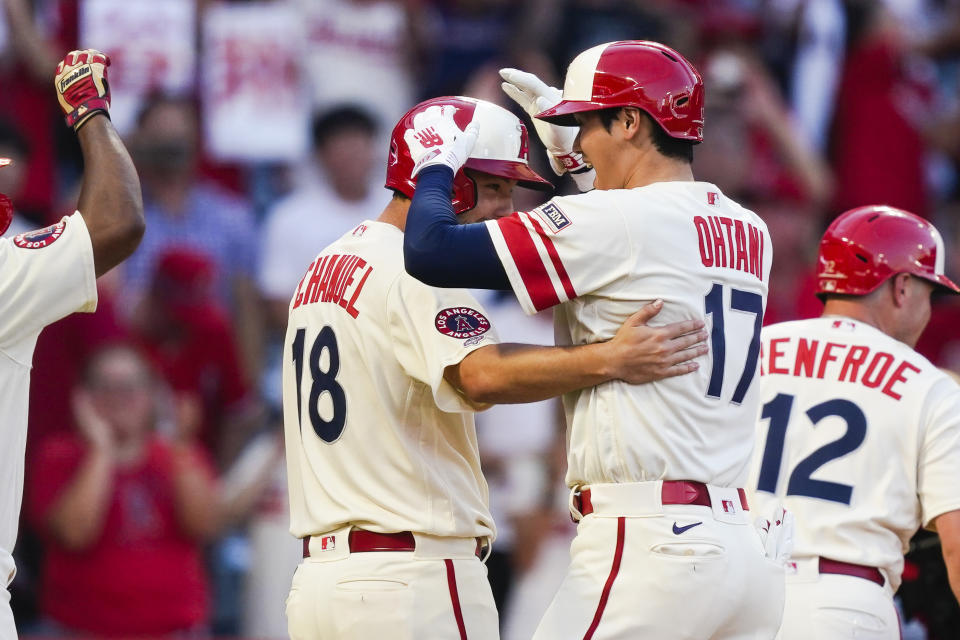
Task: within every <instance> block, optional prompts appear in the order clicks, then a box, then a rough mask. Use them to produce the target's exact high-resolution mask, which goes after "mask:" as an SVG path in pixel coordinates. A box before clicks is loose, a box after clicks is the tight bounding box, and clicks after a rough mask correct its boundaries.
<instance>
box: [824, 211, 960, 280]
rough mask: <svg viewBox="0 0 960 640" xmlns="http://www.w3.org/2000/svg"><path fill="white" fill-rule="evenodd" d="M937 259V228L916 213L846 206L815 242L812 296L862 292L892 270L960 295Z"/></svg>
mask: <svg viewBox="0 0 960 640" xmlns="http://www.w3.org/2000/svg"><path fill="white" fill-rule="evenodd" d="M943 261H944V249H943V238H941V237H940V232H939V231H937V229H936V227H934V226H933V225H932V224H930V223H929V222H927V221H926V220H924V219H923V218H921V217H920V216H917V215H914V214H912V213H909V212H907V211H903V210H902V209H895V208H893V207H887V206H881V205H872V206H869V207H859V208H857V209H851V210H849V211H846V212H844V213H843V214H841V215H840V217H838V218H837V219H836V220H834V221H833V223H832V224H831V225H830V226H829V227H828V228H827V231H826V233H824V234H823V240H821V241H820V266H819V268H818V271H817V294H818V295H822V294H825V293H842V294H847V295H854V296H862V295H866V294H868V293H870V292H871V291H873V290H874V289H876V288H877V287H879V286H880V285H881V284H883V283H884V282H885V281H886V280H887V279H889V278H890V277H892V276H895V275H896V274H898V273H909V274H912V275H915V276H917V277H918V278H925V279H926V280H929V281H930V282H933V283H934V284H936V285H939V286H941V287H944V288H946V289H949V290H950V291H953V292H954V293H960V288H958V287H957V285H955V284H954V283H953V282H952V281H951V280H950V279H949V278H948V277H947V276H945V275H943Z"/></svg>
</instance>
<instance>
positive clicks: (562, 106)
mask: <svg viewBox="0 0 960 640" xmlns="http://www.w3.org/2000/svg"><path fill="white" fill-rule="evenodd" d="M611 106H615V105H608V104H600V103H599V102H593V101H590V100H561V101H560V102H558V103H557V104H555V105H554V106H552V107H550V108H549V109H544V110H543V111H541V112H540V113H538V114H537V115H535V116H533V117H534V118H536V119H537V120H543V121H545V122H549V123H550V124H557V125H560V126H561V127H576V126H578V125H577V119H576V118H574V117H573V114H575V113H583V112H584V111H599V110H600V109H606V108H608V107H611Z"/></svg>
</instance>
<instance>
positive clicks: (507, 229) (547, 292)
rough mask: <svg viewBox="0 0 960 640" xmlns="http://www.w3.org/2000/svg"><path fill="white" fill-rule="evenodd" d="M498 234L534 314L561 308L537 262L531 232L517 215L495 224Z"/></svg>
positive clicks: (552, 287)
mask: <svg viewBox="0 0 960 640" xmlns="http://www.w3.org/2000/svg"><path fill="white" fill-rule="evenodd" d="M497 226H498V227H500V233H502V234H503V240H504V242H505V243H506V245H507V249H508V250H509V251H510V257H511V258H512V259H513V263H514V264H515V265H516V266H517V271H518V272H519V273H520V278H521V279H522V280H523V286H524V287H525V288H526V290H527V294H529V296H530V301H531V302H532V303H533V307H534V308H535V309H536V310H537V311H542V310H543V309H548V308H550V307H553V306H555V305H558V304H560V297H559V296H558V295H557V292H556V289H554V286H553V282H552V281H551V279H550V274H549V273H547V268H546V266H545V265H544V264H543V260H542V259H541V258H540V254H539V252H538V251H537V247H536V245H535V244H534V242H533V237H532V236H531V235H530V231H529V230H528V229H527V228H526V226H524V224H523V222H521V220H520V216H519V214H516V213H514V214H512V215H509V216H507V217H505V218H500V219H499V220H497Z"/></svg>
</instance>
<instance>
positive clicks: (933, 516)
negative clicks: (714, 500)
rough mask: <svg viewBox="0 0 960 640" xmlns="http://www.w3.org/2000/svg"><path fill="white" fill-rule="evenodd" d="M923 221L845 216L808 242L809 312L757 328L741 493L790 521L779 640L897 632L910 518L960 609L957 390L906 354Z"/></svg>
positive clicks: (926, 238) (923, 289)
mask: <svg viewBox="0 0 960 640" xmlns="http://www.w3.org/2000/svg"><path fill="white" fill-rule="evenodd" d="M943 264H944V248H943V240H941V238H940V234H939V233H937V230H936V229H935V228H934V227H933V225H931V224H930V223H929V222H927V221H925V220H923V219H922V218H920V217H918V216H915V215H913V214H911V213H908V212H906V211H901V210H900V209H894V208H892V207H883V206H870V207H861V208H858V209H853V210H851V211H847V212H846V213H844V214H843V215H841V216H840V217H839V218H837V219H836V220H835V221H834V222H833V224H831V225H830V227H829V228H828V229H827V231H826V233H825V234H824V236H823V240H822V241H821V243H820V258H819V267H818V273H817V278H818V283H817V290H818V295H819V296H820V298H821V299H822V300H823V301H824V303H825V305H824V309H823V315H822V316H821V317H820V318H815V319H811V320H800V321H796V322H783V323H780V324H775V325H771V326H768V327H765V328H764V329H763V332H762V334H761V339H762V345H763V350H762V353H763V358H762V369H761V371H762V374H763V375H762V377H761V378H760V384H759V388H760V400H761V402H762V408H761V412H760V414H759V421H758V422H757V449H756V452H755V455H754V464H753V468H752V473H751V482H750V486H751V487H753V488H755V489H756V491H757V494H756V502H757V504H758V506H760V507H763V506H764V505H765V504H766V503H769V502H770V501H772V500H775V499H776V500H779V499H782V500H783V502H784V504H785V506H786V507H787V509H788V510H789V511H792V512H793V513H794V514H795V516H796V523H797V524H796V539H795V544H794V552H793V557H792V558H791V560H792V562H791V563H790V564H788V569H787V596H786V607H785V609H784V618H783V626H782V627H781V629H780V635H779V636H778V637H779V638H784V639H785V640H786V639H800V638H802V639H804V640H807V639H811V638H812V639H832V638H877V639H880V638H890V639H893V638H899V637H900V625H899V623H898V620H897V614H896V611H895V610H894V606H893V593H894V592H895V591H896V590H897V588H898V587H899V586H900V575H901V573H902V571H903V552H904V550H905V549H906V548H907V545H908V543H909V541H910V538H911V536H913V534H914V533H916V531H917V528H918V527H920V526H921V525H922V526H924V527H927V528H929V529H933V530H936V531H938V532H939V533H940V541H941V544H942V545H943V554H944V558H945V560H946V562H947V573H948V576H949V579H950V585H951V587H952V589H953V592H954V595H955V596H956V597H957V599H958V600H960V491H958V488H960V464H958V462H960V386H958V385H957V383H956V382H955V381H953V380H952V379H951V378H950V377H949V376H948V375H947V374H946V373H944V372H943V371H940V370H939V369H937V368H936V367H934V366H933V365H932V364H931V363H930V362H929V361H928V360H927V359H926V358H924V357H923V356H921V355H920V354H918V353H917V352H916V351H914V350H913V346H914V345H915V344H916V342H917V339H918V338H919V337H920V334H921V333H922V332H923V329H924V327H925V326H926V324H927V321H928V320H929V319H930V295H931V293H933V291H934V290H936V289H941V290H947V291H950V292H953V293H957V292H960V289H958V288H957V285H955V284H954V283H953V282H951V281H950V280H949V279H948V278H947V277H946V276H945V275H944V274H943Z"/></svg>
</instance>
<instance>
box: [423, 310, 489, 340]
mask: <svg viewBox="0 0 960 640" xmlns="http://www.w3.org/2000/svg"><path fill="white" fill-rule="evenodd" d="M434 325H435V326H436V327H437V331H439V332H440V333H442V334H443V335H445V336H450V337H451V338H457V339H459V340H463V339H466V338H474V337H476V336H480V335H483V334H485V333H486V332H487V331H489V330H490V321H489V320H487V317H486V316H485V315H483V314H482V313H480V312H479V311H477V310H476V309H471V308H470V307H448V308H446V309H444V310H443V311H441V312H440V313H438V314H437V317H436V319H435V320H434Z"/></svg>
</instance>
